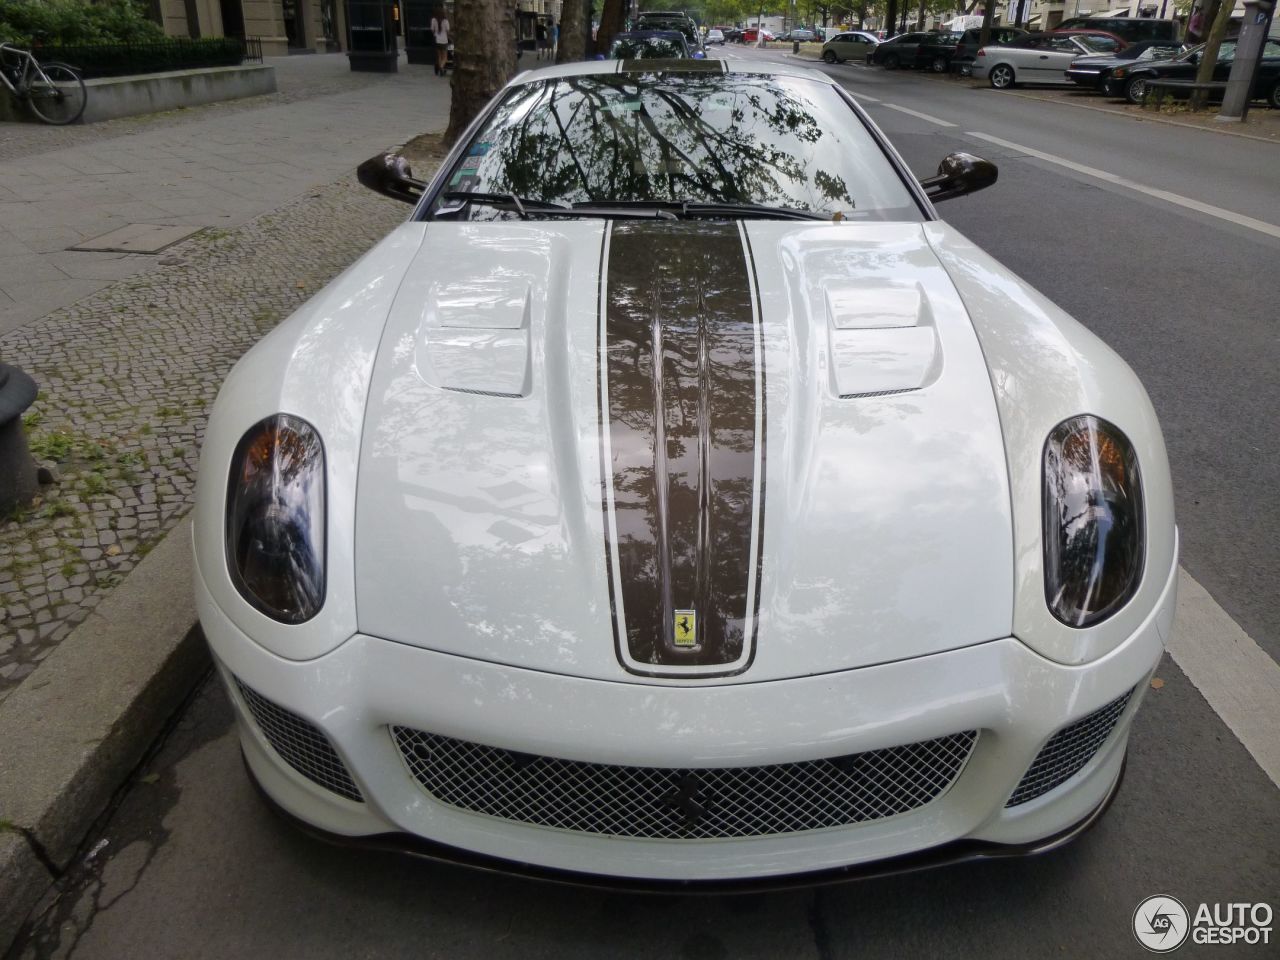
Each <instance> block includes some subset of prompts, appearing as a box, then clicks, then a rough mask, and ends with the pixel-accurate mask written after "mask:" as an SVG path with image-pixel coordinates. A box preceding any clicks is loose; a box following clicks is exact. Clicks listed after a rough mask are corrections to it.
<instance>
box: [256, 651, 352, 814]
mask: <svg viewBox="0 0 1280 960" xmlns="http://www.w3.org/2000/svg"><path fill="white" fill-rule="evenodd" d="M235 681H236V689H237V690H238V691H239V692H240V696H241V697H242V698H243V699H244V702H245V705H246V706H248V708H249V712H250V713H252V714H253V719H254V721H256V722H257V724H258V729H260V730H261V731H262V735H263V736H264V737H266V738H267V742H268V743H269V744H271V746H272V748H273V749H274V750H275V751H276V753H278V754H280V759H282V760H283V761H284V762H285V763H287V764H288V765H289V766H291V767H293V769H295V770H297V771H298V773H300V774H302V775H303V776H304V777H306V778H307V779H308V780H310V781H311V782H312V783H316V784H319V785H320V786H322V787H324V788H325V789H326V790H332V791H333V792H334V793H336V794H337V795H338V796H340V797H346V798H347V799H348V800H355V801H357V802H360V803H362V802H364V797H362V796H361V795H360V788H359V787H357V786H356V784H355V781H354V780H352V779H351V774H350V773H348V772H347V765H346V764H345V763H343V762H342V758H341V757H339V756H338V753H337V751H336V750H334V749H333V744H331V743H330V742H329V738H328V737H326V736H325V735H324V734H323V733H321V732H320V730H319V729H318V728H317V727H316V726H315V725H314V724H313V723H311V722H310V721H307V720H304V719H302V717H300V716H298V715H297V714H296V713H294V712H293V711H291V710H286V709H285V708H284V707H282V706H280V705H279V704H278V703H272V702H271V701H270V700H268V699H267V698H266V697H264V696H262V694H260V693H258V692H257V691H256V690H253V689H251V688H249V687H247V686H245V685H244V684H243V683H241V682H240V679H239V678H238V677H237V678H235Z"/></svg>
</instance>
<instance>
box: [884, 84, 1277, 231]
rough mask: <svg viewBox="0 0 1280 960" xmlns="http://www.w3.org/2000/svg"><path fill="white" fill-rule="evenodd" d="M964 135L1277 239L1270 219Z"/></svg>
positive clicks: (1012, 145)
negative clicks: (1259, 218) (1233, 210)
mask: <svg viewBox="0 0 1280 960" xmlns="http://www.w3.org/2000/svg"><path fill="white" fill-rule="evenodd" d="M886 106H890V104H886ZM908 112H909V111H908ZM965 136H968V137H976V138H978V139H979V140H986V141H987V142H988V143H994V144H996V145H997V146H1001V147H1007V148H1008V149H1010V150H1016V151H1018V152H1019V153H1025V154H1026V155H1027V156H1030V157H1035V158H1036V159H1037V160H1044V161H1045V162H1046V163H1054V164H1057V165H1058V166H1060V167H1066V168H1067V169H1068V170H1074V171H1075V172H1076V173H1083V174H1085V175H1086V176H1089V177H1095V178H1096V179H1098V180H1104V181H1106V182H1107V183H1114V184H1115V185H1116V186H1119V187H1125V188H1126V189H1128V190H1133V191H1136V192H1137V193H1143V194H1146V195H1147V196H1149V197H1155V198H1156V199H1157V200H1164V201H1166V202H1167V203H1172V204H1176V205H1177V206H1180V207H1186V208H1187V209H1188V210H1195V211H1196V212H1197V213H1204V214H1208V215H1209V216H1211V217H1217V218H1218V219H1219V220H1226V221H1227V222H1228V223H1234V224H1236V225H1237V226H1240V227H1246V228H1248V229H1250V230H1256V231H1257V232H1258V233H1263V234H1266V235H1267V236H1268V237H1275V238H1276V239H1280V227H1277V226H1276V225H1275V224H1273V223H1267V222H1266V221H1263V220H1255V219H1254V218H1253V217H1246V216H1245V215H1244V214H1242V213H1234V212H1232V211H1231V210H1224V209H1223V208H1222V207H1215V206H1213V205H1212V204H1209V203H1201V202H1200V201H1199V200H1192V199H1191V198H1190V197H1184V196H1181V195H1179V194H1176V193H1170V192H1169V191H1168V190H1160V189H1159V188H1157V187H1148V186H1147V185H1146V184H1144V183H1137V182H1136V181H1133V180H1129V179H1127V178H1125V177H1120V176H1117V175H1116V174H1114V173H1108V172H1107V171H1106V170H1099V169H1098V168H1097V167H1090V166H1086V165H1085V164H1083V163H1076V162H1075V161H1074V160H1068V159H1066V158H1065V157H1058V156H1054V155H1053V154H1052V153H1045V152H1044V151H1042V150H1036V149H1033V148H1032V147H1025V146H1023V145H1022V144H1020V143H1013V142H1011V141H1009V140H1001V139H1000V138H999V137H993V136H991V135H990V134H987V133H977V132H975V131H973V130H968V131H966V132H965Z"/></svg>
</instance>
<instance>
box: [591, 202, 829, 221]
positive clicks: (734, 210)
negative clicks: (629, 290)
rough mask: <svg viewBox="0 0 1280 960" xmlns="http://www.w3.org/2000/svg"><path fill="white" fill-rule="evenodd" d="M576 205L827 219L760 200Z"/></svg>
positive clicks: (688, 215)
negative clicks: (755, 201)
mask: <svg viewBox="0 0 1280 960" xmlns="http://www.w3.org/2000/svg"><path fill="white" fill-rule="evenodd" d="M578 206H584V207H586V206H592V207H597V208H608V209H614V208H616V209H620V210H639V209H652V210H656V211H658V212H659V215H660V216H661V215H665V216H666V217H678V218H679V219H681V220H687V219H696V218H698V217H752V218H757V219H761V220H830V219H831V217H830V216H829V215H828V214H825V213H814V212H813V211H811V210H795V209H793V208H791V207H771V206H768V205H767V204H763V203H719V202H709V203H693V202H690V201H688V200H584V201H581V203H580V204H574V207H575V208H577V207H578Z"/></svg>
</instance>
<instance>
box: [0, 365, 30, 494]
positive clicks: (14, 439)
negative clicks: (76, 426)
mask: <svg viewBox="0 0 1280 960" xmlns="http://www.w3.org/2000/svg"><path fill="white" fill-rule="evenodd" d="M38 392H39V391H38V390H37V389H36V382H35V381H34V380H32V379H31V378H30V377H29V376H27V375H26V374H25V373H23V372H22V371H21V370H19V369H18V368H17V367H10V366H8V365H6V364H3V363H0V513H8V511H9V509H10V508H11V507H13V506H15V505H17V504H19V503H25V502H26V501H28V500H30V499H31V498H32V497H33V496H35V493H36V490H38V489H39V488H40V481H39V479H38V476H37V472H36V465H35V461H34V460H32V459H31V451H30V450H28V449H27V436H26V434H25V433H23V432H22V414H23V413H25V412H26V409H27V407H29V406H31V404H32V403H34V402H35V399H36V394H37V393H38Z"/></svg>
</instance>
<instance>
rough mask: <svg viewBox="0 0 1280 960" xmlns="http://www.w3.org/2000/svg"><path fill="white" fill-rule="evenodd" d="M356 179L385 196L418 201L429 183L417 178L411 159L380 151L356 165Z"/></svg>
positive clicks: (408, 201) (409, 201)
mask: <svg viewBox="0 0 1280 960" xmlns="http://www.w3.org/2000/svg"><path fill="white" fill-rule="evenodd" d="M356 179H357V180H359V181H360V182H361V183H362V184H364V185H365V186H366V187H368V188H369V189H370V190H372V191H373V192H374V193H380V194H382V195H383V196H384V197H391V198H392V199H393V200H403V201H404V202H405V203H417V202H418V201H419V200H420V199H421V198H422V192H423V191H424V190H426V189H427V185H426V184H425V183H423V182H422V181H421V180H415V179H414V177H413V171H412V170H410V169H409V161H408V160H406V159H405V158H404V157H402V156H400V155H399V154H396V153H380V154H378V155H377V156H376V157H370V158H369V159H368V160H366V161H365V162H364V163H362V164H360V166H358V167H356Z"/></svg>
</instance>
